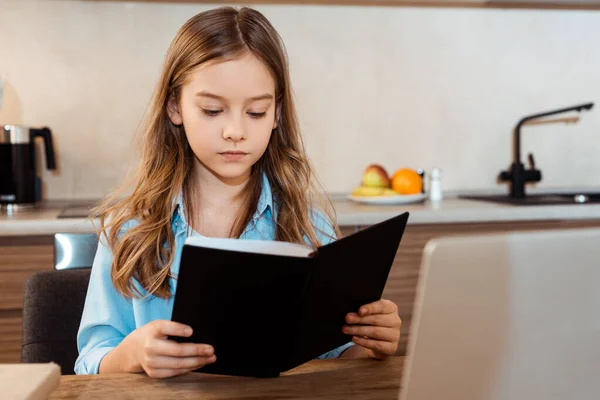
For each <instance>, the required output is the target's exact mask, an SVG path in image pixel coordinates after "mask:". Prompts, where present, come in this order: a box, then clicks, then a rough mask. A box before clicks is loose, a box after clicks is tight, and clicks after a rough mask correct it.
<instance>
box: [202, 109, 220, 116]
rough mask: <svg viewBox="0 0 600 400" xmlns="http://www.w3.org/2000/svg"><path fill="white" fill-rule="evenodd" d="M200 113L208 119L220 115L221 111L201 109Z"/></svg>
mask: <svg viewBox="0 0 600 400" xmlns="http://www.w3.org/2000/svg"><path fill="white" fill-rule="evenodd" d="M202 112H203V113H204V114H206V115H208V116H210V117H216V116H217V115H219V114H221V113H222V112H223V110H207V109H206V108H203V109H202Z"/></svg>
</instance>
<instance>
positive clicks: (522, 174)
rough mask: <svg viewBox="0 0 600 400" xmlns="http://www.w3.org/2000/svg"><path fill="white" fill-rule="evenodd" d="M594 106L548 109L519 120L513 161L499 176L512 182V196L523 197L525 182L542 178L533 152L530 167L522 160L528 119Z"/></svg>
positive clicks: (503, 180) (578, 110)
mask: <svg viewBox="0 0 600 400" xmlns="http://www.w3.org/2000/svg"><path fill="white" fill-rule="evenodd" d="M592 107H594V103H586V104H580V105H578V106H573V107H568V108H562V109H560V110H555V111H548V112H544V113H541V114H535V115H530V116H527V117H524V118H523V119H521V120H520V121H519V123H518V124H517V126H516V127H515V129H514V137H513V147H514V154H513V157H514V159H513V163H512V164H511V166H510V170H509V171H502V172H500V175H499V176H498V179H499V180H500V181H502V182H510V183H511V186H510V197H513V198H518V199H522V198H524V197H525V183H527V182H539V181H541V180H542V173H541V171H539V170H537V169H535V160H534V159H533V154H531V153H530V154H529V157H528V158H529V165H530V168H529V169H525V167H524V166H523V163H522V162H521V127H522V126H523V125H524V124H525V123H526V122H528V121H531V120H534V119H537V118H542V117H548V116H550V115H555V114H562V113H565V112H569V111H577V112H581V111H582V110H591V109H592Z"/></svg>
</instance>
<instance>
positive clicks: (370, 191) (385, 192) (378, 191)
mask: <svg viewBox="0 0 600 400" xmlns="http://www.w3.org/2000/svg"><path fill="white" fill-rule="evenodd" d="M352 196H356V197H378V196H398V193H397V192H395V191H394V190H392V189H390V188H381V187H372V186H359V187H357V188H356V189H354V190H353V191H352Z"/></svg>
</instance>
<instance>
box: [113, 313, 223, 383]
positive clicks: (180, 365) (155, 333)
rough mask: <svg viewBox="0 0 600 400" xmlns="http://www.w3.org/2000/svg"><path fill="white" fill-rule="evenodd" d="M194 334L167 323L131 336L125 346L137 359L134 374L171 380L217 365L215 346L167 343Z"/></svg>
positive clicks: (151, 324)
mask: <svg viewBox="0 0 600 400" xmlns="http://www.w3.org/2000/svg"><path fill="white" fill-rule="evenodd" d="M191 334H192V328H190V327H189V326H187V325H183V324H180V323H177V322H173V321H166V320H156V321H152V322H149V323H148V324H146V325H144V326H142V327H141V328H138V329H136V330H135V331H133V332H131V333H130V334H129V335H128V336H127V337H126V338H125V339H123V342H122V343H121V345H125V346H127V348H128V351H127V353H128V354H129V355H130V357H131V358H133V360H131V361H132V365H133V370H132V371H131V372H142V371H144V372H146V374H148V376H150V377H152V378H167V377H171V376H176V375H181V374H184V373H186V372H189V371H193V370H195V369H198V368H201V367H203V366H205V365H207V364H212V363H214V362H215V361H216V360H217V358H216V356H215V354H214V349H213V348H212V346H210V345H206V344H196V343H178V342H175V341H173V340H169V339H167V337H168V336H180V337H189V336H191ZM136 369H137V370H136Z"/></svg>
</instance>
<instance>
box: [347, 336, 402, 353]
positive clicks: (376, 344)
mask: <svg viewBox="0 0 600 400" xmlns="http://www.w3.org/2000/svg"><path fill="white" fill-rule="evenodd" d="M352 341H353V342H354V343H356V344H357V345H359V346H362V347H364V348H366V349H369V350H372V351H373V352H375V353H379V354H384V355H386V356H392V355H394V353H395V352H396V350H397V348H398V345H397V344H396V343H390V342H385V341H382V340H375V339H368V338H364V337H361V336H353V337H352Z"/></svg>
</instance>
